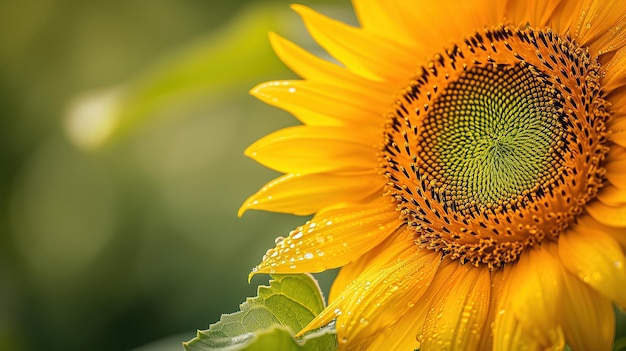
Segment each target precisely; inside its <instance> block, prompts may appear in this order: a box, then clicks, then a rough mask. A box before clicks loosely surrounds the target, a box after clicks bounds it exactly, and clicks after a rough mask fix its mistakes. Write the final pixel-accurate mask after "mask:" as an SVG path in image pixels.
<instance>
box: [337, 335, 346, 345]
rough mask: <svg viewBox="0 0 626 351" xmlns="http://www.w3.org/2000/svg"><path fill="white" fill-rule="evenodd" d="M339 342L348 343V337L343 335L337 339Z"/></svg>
mask: <svg viewBox="0 0 626 351" xmlns="http://www.w3.org/2000/svg"><path fill="white" fill-rule="evenodd" d="M339 342H340V343H342V344H347V343H348V338H347V337H345V336H344V337H343V338H341V339H340V340H339Z"/></svg>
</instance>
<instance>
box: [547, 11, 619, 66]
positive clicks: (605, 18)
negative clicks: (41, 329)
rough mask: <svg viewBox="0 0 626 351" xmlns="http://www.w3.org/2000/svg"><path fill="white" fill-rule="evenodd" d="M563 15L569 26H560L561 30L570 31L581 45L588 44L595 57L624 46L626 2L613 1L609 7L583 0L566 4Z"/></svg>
mask: <svg viewBox="0 0 626 351" xmlns="http://www.w3.org/2000/svg"><path fill="white" fill-rule="evenodd" d="M562 9H563V11H565V12H567V10H572V12H568V13H565V14H564V16H562V17H565V18H563V20H564V22H565V23H567V24H566V28H563V27H561V25H560V24H559V25H557V28H558V27H561V28H559V29H560V31H561V32H569V33H570V36H571V37H572V39H574V40H575V41H576V42H577V43H578V44H580V45H581V46H588V47H589V49H590V50H589V51H590V53H591V54H592V56H595V55H598V54H601V53H604V52H611V51H614V50H617V49H619V48H620V47H622V46H623V45H624V41H625V40H626V37H625V35H624V34H625V33H624V24H625V23H626V3H625V2H622V1H618V2H613V3H611V6H607V5H606V4H605V3H604V2H602V1H596V0H583V1H577V2H576V3H572V2H569V3H565V4H564V6H562Z"/></svg>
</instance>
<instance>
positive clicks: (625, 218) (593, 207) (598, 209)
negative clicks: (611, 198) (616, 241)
mask: <svg viewBox="0 0 626 351" xmlns="http://www.w3.org/2000/svg"><path fill="white" fill-rule="evenodd" d="M585 209H586V210H587V212H589V214H590V215H591V217H593V218H595V219H596V220H597V221H598V222H600V223H603V224H606V225H610V226H613V227H619V228H626V205H617V206H608V205H606V204H604V203H602V202H601V201H592V202H590V203H589V204H587V205H586V206H585Z"/></svg>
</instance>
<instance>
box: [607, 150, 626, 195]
mask: <svg viewBox="0 0 626 351" xmlns="http://www.w3.org/2000/svg"><path fill="white" fill-rule="evenodd" d="M614 149H617V147H614V148H611V151H614ZM620 149H622V148H621V147H620ZM618 151H621V150H619V149H617V150H615V153H616V154H617V153H618ZM604 167H605V168H606V178H607V179H608V180H609V182H611V184H613V185H614V186H616V187H618V188H620V189H626V157H623V155H620V156H619V157H612V158H607V163H606V165H605V166H604Z"/></svg>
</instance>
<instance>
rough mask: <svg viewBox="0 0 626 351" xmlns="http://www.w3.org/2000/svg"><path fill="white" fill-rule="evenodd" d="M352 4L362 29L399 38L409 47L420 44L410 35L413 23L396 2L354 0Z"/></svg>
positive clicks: (392, 38)
mask: <svg viewBox="0 0 626 351" xmlns="http://www.w3.org/2000/svg"><path fill="white" fill-rule="evenodd" d="M352 4H353V6H354V11H355V12H356V14H357V17H358V19H359V23H360V24H361V27H362V28H363V29H364V30H366V31H369V32H372V33H380V34H381V35H384V36H385V37H387V39H390V40H398V39H401V40H403V41H404V42H405V43H406V42H408V43H407V44H409V46H411V47H420V46H421V45H422V44H420V42H419V41H418V40H416V38H415V37H414V36H413V35H412V33H413V32H415V23H413V22H411V21H410V20H409V18H407V17H406V12H404V11H402V9H401V8H400V7H399V6H397V5H398V4H397V2H393V1H379V0H354V1H352Z"/></svg>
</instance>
